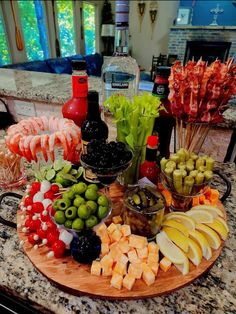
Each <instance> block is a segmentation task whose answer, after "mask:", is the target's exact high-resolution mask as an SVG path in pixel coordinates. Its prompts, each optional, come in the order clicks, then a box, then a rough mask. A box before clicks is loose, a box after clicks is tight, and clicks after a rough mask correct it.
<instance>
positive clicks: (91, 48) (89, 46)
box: [83, 2, 96, 54]
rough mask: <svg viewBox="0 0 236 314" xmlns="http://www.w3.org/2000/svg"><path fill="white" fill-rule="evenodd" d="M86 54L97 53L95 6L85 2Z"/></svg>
mask: <svg viewBox="0 0 236 314" xmlns="http://www.w3.org/2000/svg"><path fill="white" fill-rule="evenodd" d="M83 22H84V39H85V53H86V54H92V53H95V51H96V48H95V37H96V30H95V5H93V4H90V3H86V2H83Z"/></svg>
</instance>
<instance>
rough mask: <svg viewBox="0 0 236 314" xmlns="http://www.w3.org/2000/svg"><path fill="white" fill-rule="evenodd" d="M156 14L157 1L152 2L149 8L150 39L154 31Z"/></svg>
mask: <svg viewBox="0 0 236 314" xmlns="http://www.w3.org/2000/svg"><path fill="white" fill-rule="evenodd" d="M157 13H158V3H157V1H152V2H151V3H150V6H149V14H150V20H151V27H152V33H151V39H152V37H153V30H154V26H155V23H156V20H157Z"/></svg>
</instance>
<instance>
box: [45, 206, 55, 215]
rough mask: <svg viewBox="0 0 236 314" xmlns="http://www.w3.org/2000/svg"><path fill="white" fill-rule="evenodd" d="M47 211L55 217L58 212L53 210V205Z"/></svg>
mask: <svg viewBox="0 0 236 314" xmlns="http://www.w3.org/2000/svg"><path fill="white" fill-rule="evenodd" d="M47 211H48V212H49V214H50V215H51V216H53V217H54V215H55V212H56V210H55V209H54V208H53V206H52V204H50V205H48V207H47Z"/></svg>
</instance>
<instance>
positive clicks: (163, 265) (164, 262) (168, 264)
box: [160, 257, 172, 272]
mask: <svg viewBox="0 0 236 314" xmlns="http://www.w3.org/2000/svg"><path fill="white" fill-rule="evenodd" d="M171 264H172V263H171V261H170V260H169V259H168V258H167V257H163V258H162V260H161V261H160V268H161V269H162V270H163V271H164V272H167V270H168V269H170V267H171Z"/></svg>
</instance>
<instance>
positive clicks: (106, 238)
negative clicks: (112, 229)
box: [99, 230, 111, 244]
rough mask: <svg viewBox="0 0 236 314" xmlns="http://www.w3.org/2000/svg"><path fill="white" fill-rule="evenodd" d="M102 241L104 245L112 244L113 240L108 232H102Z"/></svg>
mask: <svg viewBox="0 0 236 314" xmlns="http://www.w3.org/2000/svg"><path fill="white" fill-rule="evenodd" d="M99 237H100V239H101V242H102V243H108V244H109V243H110V242H111V239H110V237H109V234H108V233H107V231H106V230H105V231H102V232H101V233H100V235H99Z"/></svg>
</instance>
